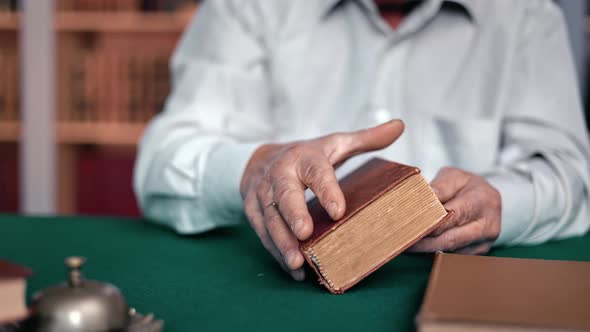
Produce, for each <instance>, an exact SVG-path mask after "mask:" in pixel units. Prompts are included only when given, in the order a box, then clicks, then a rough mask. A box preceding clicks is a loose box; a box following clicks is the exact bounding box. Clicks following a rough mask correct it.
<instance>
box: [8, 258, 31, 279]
mask: <svg viewBox="0 0 590 332" xmlns="http://www.w3.org/2000/svg"><path fill="white" fill-rule="evenodd" d="M31 274H32V272H31V270H30V269H28V268H26V267H23V266H20V265H16V264H13V263H11V262H8V261H5V260H1V259H0V280H2V279H14V278H28V277H29V276H31Z"/></svg>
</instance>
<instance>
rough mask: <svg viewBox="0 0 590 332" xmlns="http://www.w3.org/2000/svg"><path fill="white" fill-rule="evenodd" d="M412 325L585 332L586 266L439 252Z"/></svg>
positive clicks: (425, 329) (589, 319) (589, 309)
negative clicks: (414, 322)
mask: <svg viewBox="0 0 590 332" xmlns="http://www.w3.org/2000/svg"><path fill="white" fill-rule="evenodd" d="M417 325H418V330H419V331H421V332H447V331H457V332H462V331H476V332H477V331H485V332H488V331H503V332H504V331H515V332H516V331H518V332H525V331H526V332H529V331H589V330H590V262H573V261H554V260H542V259H521V258H501V257H486V256H470V255H458V254H446V253H442V252H439V253H437V254H436V256H435V258H434V264H433V266H432V272H431V273H430V281H429V282H428V287H427V289H426V294H425V296H424V301H423V303H422V308H421V309H420V313H419V314H418V317H417Z"/></svg>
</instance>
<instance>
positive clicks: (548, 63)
mask: <svg viewBox="0 0 590 332" xmlns="http://www.w3.org/2000/svg"><path fill="white" fill-rule="evenodd" d="M519 33H520V34H521V36H520V41H519V43H518V46H517V48H516V50H515V56H514V59H513V63H512V66H510V67H509V68H510V70H509V73H508V74H507V77H508V79H507V82H508V83H507V84H508V86H509V88H508V89H507V91H508V93H509V98H507V100H508V104H507V105H503V107H504V108H505V111H504V119H503V129H502V130H503V132H502V142H501V146H502V147H501V149H502V150H501V153H500V158H499V167H498V168H497V169H496V171H495V172H493V173H492V174H488V175H487V179H488V181H489V182H490V183H491V184H492V185H493V186H494V187H495V188H496V189H497V190H498V191H499V192H500V194H501V197H502V230H501V232H500V237H499V238H498V240H497V241H496V244H497V245H502V244H510V245H512V244H536V243H541V242H544V241H547V240H549V239H559V238H565V237H568V236H573V235H581V234H584V233H585V232H586V231H587V230H588V228H589V226H590V215H589V213H590V211H589V195H588V190H589V188H590V179H589V170H590V161H589V160H590V153H589V143H588V137H587V131H586V127H585V121H584V117H583V113H582V108H581V102H580V100H581V99H580V95H579V91H578V86H577V81H576V76H575V71H574V67H573V61H572V56H571V53H570V48H569V43H568V39H567V34H566V30H565V24H564V21H563V18H562V16H561V12H560V11H559V9H558V8H557V7H556V6H555V5H554V4H553V3H552V2H551V1H538V2H531V3H530V7H529V8H527V10H526V12H525V15H524V18H523V21H522V26H521V27H519Z"/></svg>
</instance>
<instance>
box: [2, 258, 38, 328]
mask: <svg viewBox="0 0 590 332" xmlns="http://www.w3.org/2000/svg"><path fill="white" fill-rule="evenodd" d="M30 275H31V271H30V270H29V269H27V268H24V267H22V266H19V265H16V264H13V263H10V262H8V261H4V260H0V324H4V323H6V322H11V321H18V320H21V319H23V318H25V317H26V316H27V312H28V311H27V307H26V303H25V291H26V278H27V277H29V276H30Z"/></svg>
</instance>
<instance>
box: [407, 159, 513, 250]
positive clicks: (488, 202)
mask: <svg viewBox="0 0 590 332" xmlns="http://www.w3.org/2000/svg"><path fill="white" fill-rule="evenodd" d="M430 185H431V186H432V189H434V192H435V193H436V195H437V196H438V198H439V200H440V201H441V202H442V203H443V205H444V207H445V208H446V209H447V210H453V211H454V214H453V215H452V216H451V217H450V218H449V219H448V220H447V221H446V222H445V223H443V224H442V225H440V226H439V227H438V228H437V229H435V230H434V231H433V232H432V233H430V234H429V235H428V236H427V237H425V238H423V239H422V240H420V241H418V242H417V243H416V244H414V245H413V246H412V247H410V249H408V251H409V252H435V251H438V250H442V251H454V252H457V253H464V254H485V253H487V252H488V251H489V250H490V248H491V246H492V243H494V241H495V240H496V239H497V238H498V235H499V234H500V215H501V205H502V203H501V200H500V194H499V193H498V191H497V190H496V189H495V188H494V187H492V186H491V185H490V184H489V183H488V182H487V181H486V180H485V179H484V178H483V177H481V176H477V175H475V174H472V173H469V172H466V171H463V170H460V169H458V168H451V167H446V168H443V169H441V170H440V171H439V172H438V174H437V176H436V178H435V179H434V180H433V181H432V182H431V184H430Z"/></svg>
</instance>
